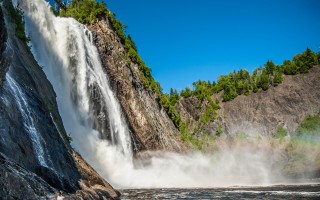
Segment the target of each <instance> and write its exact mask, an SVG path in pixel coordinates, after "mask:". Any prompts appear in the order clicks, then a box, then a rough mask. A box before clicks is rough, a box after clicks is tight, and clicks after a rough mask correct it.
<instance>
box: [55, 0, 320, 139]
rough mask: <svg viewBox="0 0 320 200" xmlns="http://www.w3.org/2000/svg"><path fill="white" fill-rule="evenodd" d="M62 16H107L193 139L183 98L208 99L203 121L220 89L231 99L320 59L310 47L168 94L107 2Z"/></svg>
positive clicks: (76, 4) (74, 6)
mask: <svg viewBox="0 0 320 200" xmlns="http://www.w3.org/2000/svg"><path fill="white" fill-rule="evenodd" d="M59 15H60V16H65V17H73V18H75V19H76V20H78V21H79V22H80V23H83V24H94V23H96V22H97V21H98V20H99V19H100V18H107V19H108V20H109V22H110V24H111V26H112V28H113V30H114V31H115V33H116V34H117V35H118V37H119V39H120V41H121V43H122V44H123V46H124V49H125V50H126V53H127V56H128V58H129V61H128V64H129V65H130V63H134V64H137V65H138V66H139V72H140V74H139V75H140V78H141V80H142V82H143V85H144V87H145V89H146V90H151V91H153V92H155V94H156V95H157V98H158V100H159V102H160V103H161V105H162V106H163V107H164V108H165V110H166V112H167V114H168V115H169V117H170V118H171V119H172V121H173V123H174V124H175V126H176V127H177V128H178V129H179V130H180V132H181V135H182V136H183V137H182V138H185V139H186V140H192V138H189V136H188V135H189V134H185V132H186V129H187V127H188V125H187V124H186V123H185V122H183V121H182V120H181V117H180V115H179V113H178V112H177V111H176V109H175V105H176V104H177V102H178V101H179V99H180V98H189V97H196V98H197V99H198V102H199V106H200V105H201V103H202V102H203V101H204V100H207V102H208V104H207V108H206V110H205V112H204V114H203V116H202V117H201V123H204V124H205V123H208V122H210V121H213V120H214V119H215V117H216V110H218V109H220V106H219V100H218V99H216V100H212V95H214V94H217V93H221V96H222V101H225V102H226V101H231V100H233V99H234V98H236V97H237V96H238V95H249V94H250V93H256V92H259V91H262V90H263V91H265V90H268V88H269V87H276V86H278V85H279V84H281V83H282V82H283V78H284V75H296V74H304V73H307V72H308V71H309V70H310V69H311V68H312V67H313V66H314V65H318V64H319V63H320V52H317V53H315V52H313V51H312V50H311V49H309V48H307V49H306V50H305V51H304V52H302V53H300V54H297V55H295V56H294V57H293V58H292V60H285V61H284V62H283V64H281V65H276V64H275V63H274V62H273V61H272V60H268V61H267V62H266V63H265V64H264V65H263V67H259V68H256V69H255V70H254V71H253V72H252V73H251V74H250V73H249V72H248V71H247V70H245V69H241V70H239V71H234V72H231V73H229V74H227V75H221V76H219V77H218V80H217V81H216V82H215V81H201V80H199V81H196V82H194V83H193V88H190V87H186V88H185V89H184V90H181V91H180V92H178V91H177V90H176V89H171V91H170V93H169V94H166V93H163V92H162V88H161V86H160V84H159V83H158V82H156V81H155V80H154V78H153V77H152V75H151V68H149V67H148V66H147V65H146V64H145V63H144V61H143V60H142V59H141V57H140V55H139V54H138V51H137V47H136V44H135V43H134V41H133V40H132V38H131V36H130V35H127V34H125V28H126V26H125V25H123V24H122V23H121V21H120V20H118V19H116V17H115V16H116V15H115V14H114V13H112V12H111V11H109V10H108V9H107V6H106V4H105V3H104V2H96V1H95V0H73V1H72V2H71V3H70V4H68V5H67V6H66V9H65V10H61V12H60V13H59Z"/></svg>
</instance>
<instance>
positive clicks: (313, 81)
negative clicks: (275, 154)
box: [176, 66, 320, 137]
mask: <svg viewBox="0 0 320 200" xmlns="http://www.w3.org/2000/svg"><path fill="white" fill-rule="evenodd" d="M319 80H320V66H314V67H313V68H312V69H311V70H310V71H309V72H308V73H307V74H300V75H294V76H285V77H284V82H283V83H282V84H280V85H279V86H277V87H271V88H269V89H268V90H267V91H260V92H257V93H252V94H250V95H248V96H245V95H240V96H238V97H237V98H236V99H234V100H232V101H229V102H222V100H221V94H217V95H214V96H212V99H213V100H215V99H216V98H218V99H220V102H221V103H220V106H221V109H220V110H219V111H218V116H217V119H216V120H215V121H214V122H211V123H209V124H208V125H206V126H205V127H203V128H202V130H204V131H205V132H206V133H208V134H210V133H216V130H217V127H218V126H221V127H222V130H223V132H225V133H227V134H230V135H233V134H238V133H241V132H243V133H246V134H248V135H252V136H257V135H261V136H267V137H271V136H272V135H273V134H275V132H276V130H277V128H279V127H281V128H284V129H285V130H287V132H288V133H289V134H292V133H294V132H295V131H296V129H297V128H298V126H299V124H300V123H301V122H302V121H303V120H304V119H305V118H306V117H307V116H308V115H315V114H317V113H319V110H320V81H319ZM205 104H206V103H205V102H204V103H203V105H202V108H201V109H199V108H197V107H196V106H197V105H198V103H197V99H196V98H194V97H190V98H181V99H180V101H179V103H178V104H177V106H176V109H177V111H178V112H179V113H180V115H181V116H182V118H183V119H184V120H186V121H191V122H196V121H198V120H199V117H200V116H201V115H202V113H203V110H204V107H205ZM193 124H194V123H193ZM190 126H192V123H191V125H190Z"/></svg>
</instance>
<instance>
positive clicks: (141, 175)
mask: <svg viewBox="0 0 320 200" xmlns="http://www.w3.org/2000/svg"><path fill="white" fill-rule="evenodd" d="M17 1H18V3H19V4H20V7H21V8H22V9H23V10H24V13H25V21H26V29H27V33H28V35H29V37H30V38H31V46H32V51H33V54H34V56H35V58H36V60H37V61H38V62H39V64H40V65H41V66H43V70H44V72H45V73H46V75H47V77H48V79H49V81H50V82H51V84H52V85H53V87H54V90H55V92H56V94H57V102H58V107H59V112H60V114H61V117H62V120H63V123H64V126H65V128H66V131H67V132H68V133H70V134H71V136H72V139H73V143H72V145H73V146H74V147H75V149H76V150H78V151H79V152H80V153H81V154H82V155H83V156H84V158H85V159H86V160H87V161H88V162H89V163H90V164H91V165H92V166H93V167H94V168H95V169H96V170H98V172H99V173H100V174H101V175H103V176H104V177H105V178H106V179H107V180H108V181H110V182H111V183H112V184H114V185H115V186H116V187H121V188H162V187H167V188H168V187H217V186H232V185H257V184H258V185H265V184H270V183H276V182H277V181H282V179H281V176H280V173H278V172H277V171H276V170H274V169H273V166H272V165H271V161H272V159H274V157H272V158H271V157H270V154H269V153H267V152H265V151H263V150H259V149H258V150H257V149H252V148H248V147H246V146H245V147H242V146H239V147H233V148H232V149H228V148H227V149H225V150H224V151H223V152H219V153H212V154H207V155H204V154H202V153H192V154H184V155H180V154H177V153H170V152H149V153H148V155H147V159H144V160H143V161H141V162H139V161H133V159H132V147H131V137H130V132H129V130H128V128H127V124H126V122H125V120H124V119H123V117H122V113H121V109H120V106H119V103H118V102H117V99H116V98H115V96H114V94H113V92H112V90H111V89H110V86H109V81H108V78H107V75H106V73H105V72H104V70H103V68H102V65H101V62H100V59H99V54H98V52H97V49H96V47H95V46H94V44H93V43H92V38H91V37H92V36H91V33H90V31H89V30H87V29H86V27H85V26H83V25H81V24H80V23H78V22H77V21H76V20H74V19H71V18H60V17H55V16H54V15H53V14H52V13H51V12H50V10H49V6H48V4H47V3H46V2H45V1H43V0H21V1H19V0H17ZM30 123H31V122H30ZM36 142H37V138H35V145H36ZM37 151H42V150H41V149H38V150H37ZM39 161H40V160H39ZM40 162H41V161H40Z"/></svg>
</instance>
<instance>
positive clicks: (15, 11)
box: [8, 3, 30, 43]
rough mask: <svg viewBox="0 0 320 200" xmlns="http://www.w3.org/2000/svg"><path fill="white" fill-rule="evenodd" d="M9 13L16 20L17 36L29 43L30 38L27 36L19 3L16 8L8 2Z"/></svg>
mask: <svg viewBox="0 0 320 200" xmlns="http://www.w3.org/2000/svg"><path fill="white" fill-rule="evenodd" d="M8 14H9V16H10V17H11V19H12V20H13V22H14V26H15V34H16V36H17V37H18V38H19V39H21V40H22V41H24V42H27V43H28V42H29V40H30V39H29V38H28V37H27V36H26V33H25V30H24V23H25V22H24V18H23V12H22V10H21V9H20V8H19V5H18V6H17V8H15V7H13V5H12V4H11V3H10V4H8Z"/></svg>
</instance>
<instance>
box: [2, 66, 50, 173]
mask: <svg viewBox="0 0 320 200" xmlns="http://www.w3.org/2000/svg"><path fill="white" fill-rule="evenodd" d="M5 84H6V87H8V88H9V90H10V91H11V92H12V95H13V96H14V97H15V100H16V101H15V102H16V104H17V106H18V108H19V110H20V112H21V115H22V119H23V125H24V128H25V130H26V131H27V132H28V134H29V136H30V139H31V143H32V148H33V150H34V153H35V156H36V158H37V160H38V163H39V164H40V165H41V166H44V167H48V165H47V161H46V160H45V158H44V156H45V151H44V149H43V147H42V143H43V142H41V141H43V139H42V138H41V137H40V134H39V133H38V131H37V129H36V126H35V122H34V119H33V118H32V113H31V112H30V110H29V106H28V101H27V98H26V96H25V94H24V92H23V91H22V90H21V89H20V86H19V85H18V83H17V82H16V81H15V80H14V79H13V78H12V76H11V75H10V72H8V73H7V74H6V82H5Z"/></svg>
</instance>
